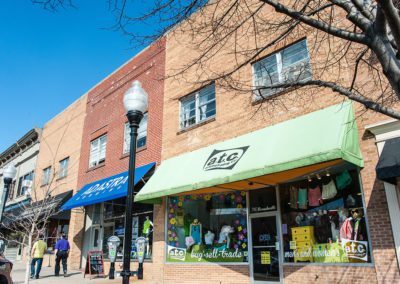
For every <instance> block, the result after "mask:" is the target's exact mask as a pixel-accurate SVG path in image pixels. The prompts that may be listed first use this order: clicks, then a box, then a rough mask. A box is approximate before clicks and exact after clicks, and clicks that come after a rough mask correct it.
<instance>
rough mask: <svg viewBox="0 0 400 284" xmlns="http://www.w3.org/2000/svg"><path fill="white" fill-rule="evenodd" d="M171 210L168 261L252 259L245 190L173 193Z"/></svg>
mask: <svg viewBox="0 0 400 284" xmlns="http://www.w3.org/2000/svg"><path fill="white" fill-rule="evenodd" d="M167 212H168V213H167V214H168V216H167V217H168V218H167V241H168V248H167V261H169V262H247V261H248V251H247V249H248V239H247V238H248V236H247V209H246V193H245V192H244V191H234V192H229V193H219V194H205V195H186V196H179V197H170V198H169V199H168V210H167Z"/></svg>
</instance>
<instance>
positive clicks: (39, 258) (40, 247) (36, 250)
mask: <svg viewBox="0 0 400 284" xmlns="http://www.w3.org/2000/svg"><path fill="white" fill-rule="evenodd" d="M46 250H47V244H46V243H45V242H44V241H43V235H39V239H38V240H37V241H36V242H35V243H34V244H33V247H32V262H31V278H32V279H33V278H34V277H35V278H36V279H39V273H40V270H41V269H42V264H43V255H44V253H45V252H46ZM36 264H37V266H36ZM35 266H36V273H35Z"/></svg>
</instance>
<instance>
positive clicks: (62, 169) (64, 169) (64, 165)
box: [58, 157, 69, 178]
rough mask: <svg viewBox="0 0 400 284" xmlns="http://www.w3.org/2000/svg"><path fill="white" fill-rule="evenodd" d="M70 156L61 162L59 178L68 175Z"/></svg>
mask: <svg viewBox="0 0 400 284" xmlns="http://www.w3.org/2000/svg"><path fill="white" fill-rule="evenodd" d="M68 164H69V157H67V158H65V159H63V160H61V161H60V162H59V170H58V178H63V177H66V176H67V175H68Z"/></svg>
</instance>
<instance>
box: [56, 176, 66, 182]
mask: <svg viewBox="0 0 400 284" xmlns="http://www.w3.org/2000/svg"><path fill="white" fill-rule="evenodd" d="M67 176H68V175H65V176H62V177H58V178H57V179H56V181H59V180H62V179H65V178H66V177H67Z"/></svg>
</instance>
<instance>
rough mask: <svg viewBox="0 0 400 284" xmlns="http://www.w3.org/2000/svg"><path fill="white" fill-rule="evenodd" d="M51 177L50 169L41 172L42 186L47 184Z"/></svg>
mask: <svg viewBox="0 0 400 284" xmlns="http://www.w3.org/2000/svg"><path fill="white" fill-rule="evenodd" d="M50 175H51V167H47V168H45V169H44V170H43V176H42V185H46V184H49V182H50Z"/></svg>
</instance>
